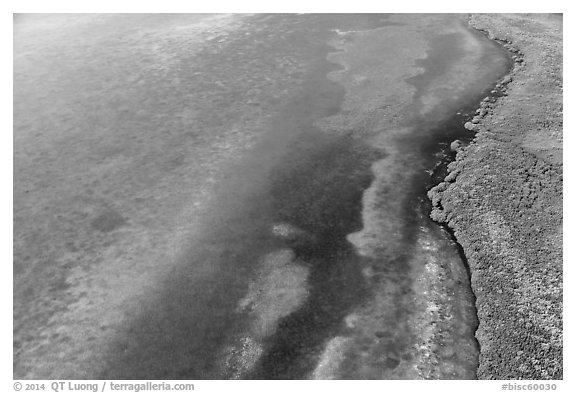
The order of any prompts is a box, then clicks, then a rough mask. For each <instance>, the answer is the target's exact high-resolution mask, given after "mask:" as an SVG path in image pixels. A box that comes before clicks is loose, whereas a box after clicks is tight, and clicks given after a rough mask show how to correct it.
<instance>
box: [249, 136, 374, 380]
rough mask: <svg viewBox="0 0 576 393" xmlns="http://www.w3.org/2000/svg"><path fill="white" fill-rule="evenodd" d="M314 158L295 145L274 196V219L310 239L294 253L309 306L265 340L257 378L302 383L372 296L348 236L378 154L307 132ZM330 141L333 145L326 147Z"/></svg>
mask: <svg viewBox="0 0 576 393" xmlns="http://www.w3.org/2000/svg"><path fill="white" fill-rule="evenodd" d="M303 137H304V138H305V139H308V138H311V139H316V138H319V139H326V140H327V141H324V142H322V143H318V142H316V143H313V145H314V146H315V149H314V150H315V152H313V153H312V154H311V153H310V152H308V153H305V154H302V152H301V150H300V147H301V145H307V142H306V141H301V142H299V143H297V144H295V145H294V146H293V150H294V158H295V163H296V164H295V165H294V166H288V167H283V168H280V170H279V171H278V172H277V173H276V176H274V177H275V178H276V179H277V180H276V181H275V182H274V184H273V187H272V192H271V196H272V198H273V199H274V202H273V206H274V211H275V217H276V218H277V219H278V220H279V221H280V222H287V223H289V224H291V225H294V226H297V227H298V228H301V229H303V230H305V231H306V232H308V233H311V234H312V235H313V236H314V238H315V239H316V240H315V242H314V243H312V244H306V245H303V246H299V247H295V248H294V251H295V252H296V254H297V256H298V258H299V260H301V261H302V262H303V263H305V264H306V265H307V266H309V268H310V276H309V280H308V282H309V284H310V293H309V296H308V300H307V302H306V303H305V304H304V305H303V306H302V307H301V308H300V309H299V310H298V311H296V312H295V313H293V314H291V315H290V316H287V317H285V318H284V319H283V320H282V321H281V322H280V324H279V327H278V330H277V333H276V334H275V335H274V336H273V337H271V338H270V339H269V340H268V341H267V351H266V355H265V356H264V357H263V358H262V359H261V361H260V362H259V364H258V365H257V366H256V369H255V371H254V372H253V373H252V374H251V375H250V378H253V379H302V378H304V377H306V376H307V374H309V372H310V371H311V370H312V369H314V367H315V365H316V362H317V356H318V353H319V352H321V350H322V344H324V343H325V341H326V339H327V338H329V337H331V336H332V335H334V334H335V333H336V332H337V331H338V330H339V329H340V328H341V324H342V320H343V318H344V317H345V316H346V315H348V313H349V312H350V310H351V309H352V308H353V307H354V306H357V305H358V304H360V303H362V301H363V300H365V297H366V296H367V295H368V291H367V288H366V287H365V285H366V284H365V280H364V278H363V276H362V274H361V271H360V269H361V266H362V262H361V258H360V257H359V256H358V255H357V254H356V253H355V250H354V248H353V247H352V245H351V244H350V243H349V242H348V241H347V239H346V235H347V234H349V233H351V232H354V231H357V230H359V229H361V227H362V222H361V212H362V195H363V192H364V190H365V189H366V188H367V187H368V186H369V185H370V184H371V182H372V180H373V176H372V173H371V171H370V165H371V163H372V161H373V160H375V159H377V158H378V156H377V153H375V152H373V151H371V149H369V148H368V147H366V146H362V145H359V144H357V143H354V142H353V141H352V140H351V139H350V138H348V137H337V138H333V137H330V136H327V135H325V134H320V133H318V132H312V131H311V132H309V133H307V134H306V136H303ZM330 140H332V141H331V142H328V141H330Z"/></svg>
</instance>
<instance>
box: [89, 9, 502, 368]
mask: <svg viewBox="0 0 576 393" xmlns="http://www.w3.org/2000/svg"><path fill="white" fill-rule="evenodd" d="M238 29H239V30H238V31H239V32H238V33H237V34H236V33H235V34H231V35H230V37H228V38H227V41H226V45H227V46H226V48H225V50H224V52H223V53H225V54H226V55H222V56H228V57H223V58H221V57H218V56H220V55H218V54H214V53H212V52H210V48H208V49H206V52H205V53H204V54H203V56H204V57H203V60H202V61H204V62H205V63H202V64H203V67H204V68H203V69H202V70H201V71H202V72H206V74H207V75H215V74H216V73H219V72H222V75H225V76H219V77H221V78H229V79H231V80H232V79H235V78H236V77H235V76H234V75H235V74H234V73H235V72H236V71H237V72H240V69H241V70H242V72H244V73H249V72H250V71H249V69H250V68H251V67H252V68H254V67H262V66H263V65H267V67H268V66H269V68H267V69H268V70H269V71H267V72H268V73H267V74H264V73H262V74H260V76H259V75H258V74H255V75H254V80H255V82H250V81H249V79H247V77H246V76H244V77H242V76H241V75H240V76H238V80H240V79H242V78H244V82H243V83H246V84H247V86H251V85H250V84H251V83H253V86H256V83H257V82H256V80H257V79H258V78H259V77H260V78H262V79H263V80H264V79H265V81H266V82H267V83H268V82H269V86H272V87H269V88H270V89H272V90H271V91H274V92H275V94H274V95H272V94H268V93H267V95H266V94H264V96H265V97H268V98H267V100H269V105H271V108H273V110H270V111H269V112H266V116H265V115H262V122H261V125H260V127H261V129H262V130H263V131H262V132H261V133H259V134H258V135H257V136H255V137H254V139H253V140H252V141H251V142H250V143H251V145H250V149H249V151H248V153H247V154H244V155H240V156H239V158H238V159H237V160H236V161H235V164H234V165H233V166H232V167H230V168H227V169H226V170H225V171H224V172H223V173H224V174H223V175H222V176H221V177H219V178H218V179H220V180H218V181H217V182H216V181H215V182H216V183H215V186H214V188H213V190H214V191H213V194H211V196H210V198H209V203H208V204H207V205H206V208H204V209H203V210H202V212H200V213H199V214H198V215H197V216H195V218H194V219H195V220H198V222H199V223H200V224H199V226H200V227H201V228H202V230H201V231H198V232H195V234H194V235H193V236H192V235H190V237H189V239H187V240H186V246H185V247H184V249H183V250H179V251H178V253H177V254H178V255H179V256H178V261H177V263H175V264H174V265H172V266H171V270H170V272H169V273H167V274H165V275H164V276H163V277H162V279H161V280H158V282H156V283H155V285H154V286H153V287H152V286H151V287H150V290H149V291H148V292H147V293H146V295H145V296H142V297H141V300H140V301H139V303H138V304H137V305H136V306H134V307H132V308H131V313H130V315H129V316H127V317H126V318H125V319H123V321H124V322H122V328H118V330H117V333H116V334H115V336H114V337H113V339H112V340H111V344H110V345H108V346H106V351H105V365H104V366H103V367H101V368H100V369H99V371H98V373H99V377H102V378H118V379H128V378H140V379H153V378H162V379H177V378H188V379H199V378H249V379H271V378H282V379H293V378H296V379H307V378H319V379H330V378H335V379H340V378H351V379H382V378H383V379H420V378H432V379H435V378H443V379H466V378H475V370H476V366H477V357H478V350H477V346H476V341H475V339H474V330H475V328H476V325H477V320H476V316H475V309H474V304H473V296H472V294H471V292H470V284H469V278H468V275H467V272H466V269H465V265H464V263H463V261H462V259H461V257H460V255H459V252H458V249H457V247H456V245H455V244H454V243H453V241H452V239H451V237H450V235H449V234H448V233H447V232H445V231H444V229H442V228H441V227H439V226H437V225H436V224H434V223H433V222H431V221H430V219H429V218H428V211H427V209H428V208H427V204H428V202H427V201H426V199H425V194H426V189H427V187H428V186H429V185H430V176H431V171H432V170H433V169H434V168H435V166H436V165H437V163H438V162H441V161H442V160H443V159H444V158H445V157H446V156H448V155H449V154H451V153H450V152H449V148H448V145H449V143H450V142H451V141H452V140H453V139H455V138H464V139H466V138H470V137H471V135H468V134H467V132H468V131H466V130H464V129H463V128H462V127H461V121H462V118H461V117H459V115H457V113H458V112H463V111H467V110H471V109H472V108H474V107H475V106H476V105H477V104H478V102H479V100H480V99H481V98H483V97H484V96H485V95H486V93H487V92H489V91H490V90H491V88H492V87H493V86H494V84H495V83H496V82H497V81H498V79H499V78H500V77H502V76H503V75H504V74H505V73H506V71H507V67H508V64H509V63H508V61H509V60H508V58H507V57H506V54H505V53H504V52H503V51H502V50H501V49H500V48H498V47H497V46H496V45H495V44H494V43H492V42H490V41H489V40H487V39H486V38H485V37H484V36H482V35H481V34H479V33H477V32H474V31H472V30H470V29H469V28H468V27H467V24H466V20H465V17H463V16H458V15H435V14H434V15H417V14H406V15H373V14H371V15H272V16H263V15H259V16H253V17H250V18H248V19H247V22H244V24H243V25H242V26H241V27H239V28H238ZM217 39H219V38H218V37H216V39H215V40H217ZM215 42H216V41H215ZM183 48H185V47H183ZM159 50H160V49H159ZM275 51H277V52H278V53H276V52H275ZM282 51H285V52H286V53H288V52H289V53H290V55H285V54H284V52H282ZM171 61H172V60H171ZM226 64H227V68H225V69H224V68H222V69H223V70H225V71H221V67H224V65H226ZM231 65H235V66H231ZM243 67H245V68H246V69H245V68H243ZM235 68H237V70H236V71H235ZM275 70H283V71H285V70H288V71H287V72H289V74H288V73H286V74H278V75H275V74H274V72H277V71H275ZM278 72H279V71H278ZM211 73H212V74H211ZM191 78H194V76H191ZM286 78H291V79H286ZM285 81H288V82H290V83H286V84H283V83H284V82H285ZM231 83H232V82H231ZM216 85H217V84H214V85H211V86H216ZM196 86H197V88H196V89H197V90H194V89H190V92H189V93H187V94H191V95H193V94H198V97H200V92H201V91H203V90H202V88H203V87H202V86H203V85H202V84H201V83H200V82H199V83H198V84H197V85H196ZM211 88H213V89H218V88H219V87H211ZM248 88H249V87H248ZM248 88H247V89H248ZM282 89H287V90H282ZM195 91H196V93H194V92H195ZM286 91H288V93H286V94H284V93H283V92H286ZM276 93H278V94H276ZM207 94H208V93H207ZM255 94H256V93H255ZM206 97H209V96H206ZM200 98H202V97H200ZM206 105H207V106H209V105H210V102H208V101H207V103H206ZM222 105H223V108H224V107H231V108H233V107H234V105H238V103H237V101H236V98H235V97H234V96H232V95H230V99H229V101H228V102H226V103H225V104H222ZM250 105H252V103H250ZM254 105H262V107H265V106H266V105H267V103H266V102H263V103H254ZM158 107H160V106H158ZM201 113H204V112H201ZM226 113H228V112H226ZM245 113H248V112H245ZM230 116H237V118H241V117H242V111H238V113H232V114H231V115H230ZM246 116H247V115H246ZM202 121H206V122H208V121H210V118H206V117H204V118H203V120H202ZM214 121H216V120H214ZM222 121H224V120H222ZM247 121H248V120H247ZM222 138H223V140H224V141H225V143H228V144H230V145H234V143H240V142H238V141H239V140H240V139H238V138H240V137H239V136H236V135H233V134H230V135H228V134H227V135H225V136H223V137H222ZM226 138H227V139H226ZM235 138H236V139H235ZM198 143H201V142H198ZM222 143H224V142H222ZM112 221H114V220H112ZM112 221H110V220H108V219H106V218H103V219H100V220H96V221H94V224H93V225H94V226H95V227H102V228H104V230H106V229H107V228H108V227H110V226H112V227H110V231H113V230H114V229H115V227H114V225H113V223H112ZM114 222H116V221H114ZM119 222H120V221H119ZM118 225H125V223H124V222H123V221H122V222H120V224H118ZM96 229H97V228H96ZM159 263H160V262H159Z"/></svg>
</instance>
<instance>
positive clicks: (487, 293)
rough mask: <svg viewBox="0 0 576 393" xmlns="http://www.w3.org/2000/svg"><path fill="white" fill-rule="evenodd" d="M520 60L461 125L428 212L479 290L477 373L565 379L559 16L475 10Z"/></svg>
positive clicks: (476, 21) (479, 25) (482, 25)
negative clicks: (467, 134)
mask: <svg viewBox="0 0 576 393" xmlns="http://www.w3.org/2000/svg"><path fill="white" fill-rule="evenodd" d="M470 25H471V26H472V27H473V28H475V29H477V30H480V31H483V32H485V33H486V34H487V35H488V37H489V38H491V39H493V40H496V41H498V42H500V43H501V44H502V45H503V46H504V47H506V48H507V49H508V50H509V51H510V52H511V54H512V56H513V57H514V60H515V66H514V68H513V69H512V71H511V72H510V74H508V75H507V76H506V77H505V78H503V80H502V81H500V83H499V84H498V86H497V90H498V91H496V92H493V93H497V94H494V96H493V97H494V98H488V97H487V98H485V99H484V100H483V101H482V102H481V103H480V106H479V108H478V110H477V111H476V115H475V116H474V117H473V118H472V119H471V120H470V121H469V122H467V123H466V124H465V128H467V129H468V130H470V131H474V132H476V136H475V138H474V140H473V141H472V143H470V144H469V145H468V146H467V147H464V148H459V149H458V153H457V155H456V160H455V161H454V162H452V163H451V164H450V165H449V167H448V169H449V173H448V175H447V177H446V178H445V179H444V181H443V182H441V183H440V184H438V185H437V186H436V187H434V188H432V189H431V190H430V191H429V193H428V196H429V198H430V200H431V201H432V205H433V208H432V212H431V217H432V219H434V220H435V221H437V222H439V223H442V224H446V225H447V226H448V227H449V228H451V229H452V231H453V233H454V236H455V238H456V239H457V241H458V242H459V243H460V245H461V246H462V249H463V251H464V253H465V255H466V259H467V261H468V264H469V268H470V273H471V281H472V290H473V292H474V294H475V296H476V308H477V311H478V320H479V326H478V329H477V331H476V338H477V340H478V343H479V345H480V359H479V367H478V371H477V376H478V378H479V379H562V378H563V370H562V367H563V362H562V350H563V345H562V280H563V278H562V217H563V216H562V184H563V164H562V126H563V120H562V111H563V102H562V78H563V75H562V56H563V50H562V41H563V37H562V16H561V15H541V14H474V15H472V16H471V17H470Z"/></svg>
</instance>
